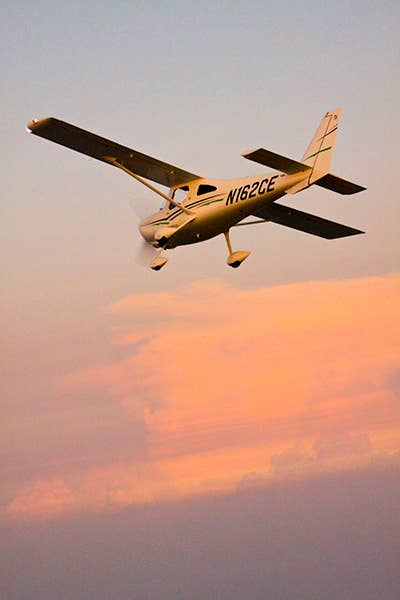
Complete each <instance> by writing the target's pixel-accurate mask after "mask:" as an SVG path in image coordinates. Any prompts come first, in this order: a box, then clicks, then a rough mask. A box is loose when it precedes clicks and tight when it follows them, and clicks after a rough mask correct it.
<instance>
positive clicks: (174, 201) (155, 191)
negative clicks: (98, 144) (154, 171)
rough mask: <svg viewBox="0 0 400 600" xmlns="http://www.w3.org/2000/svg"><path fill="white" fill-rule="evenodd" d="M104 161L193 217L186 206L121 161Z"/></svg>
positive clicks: (106, 158) (112, 159) (113, 159)
mask: <svg viewBox="0 0 400 600" xmlns="http://www.w3.org/2000/svg"><path fill="white" fill-rule="evenodd" d="M102 159H103V160H104V161H105V162H108V163H109V164H110V165H114V167H118V168H119V169H122V171H125V173H127V174H128V175H130V176H131V177H133V178H134V179H136V181H139V183H142V184H143V185H145V186H146V187H148V188H149V190H151V191H152V192H154V193H156V194H158V195H159V196H161V198H164V199H165V200H167V202H171V204H173V205H174V206H176V207H177V208H180V209H181V210H183V212H184V213H186V214H187V215H193V211H191V210H189V209H188V208H186V207H185V206H183V204H179V202H177V201H176V200H174V199H173V198H171V196H167V194H164V192H162V191H161V190H159V189H157V188H156V187H154V185H151V183H149V182H148V181H146V180H145V179H143V178H142V177H140V175H137V174H136V173H134V172H133V171H131V170H130V169H128V167H125V165H124V164H123V163H122V162H121V161H119V160H118V159H117V158H114V157H112V156H103V157H102Z"/></svg>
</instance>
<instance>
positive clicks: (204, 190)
mask: <svg viewBox="0 0 400 600" xmlns="http://www.w3.org/2000/svg"><path fill="white" fill-rule="evenodd" d="M216 189H217V188H216V187H215V185H208V184H207V183H201V184H200V185H199V187H198V190H197V195H198V196H202V195H203V194H209V193H211V192H215V191H216Z"/></svg>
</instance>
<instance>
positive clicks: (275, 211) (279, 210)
mask: <svg viewBox="0 0 400 600" xmlns="http://www.w3.org/2000/svg"><path fill="white" fill-rule="evenodd" d="M254 215H255V216H257V217H260V218H261V219H265V220H266V221H272V222H273V223H278V224H279V225H284V226H285V227H291V228H292V229H298V230H299V231H304V232H305V233H310V234H311V235H317V236H318V237H322V238H325V239H328V240H332V239H335V238H341V237H346V236H349V235H357V234H359V233H364V231H360V230H359V229H353V227H348V226H347V225H341V224H340V223H335V222H334V221H328V220H327V219H323V218H322V217H317V216H315V215H311V214H310V213H305V212H302V211H300V210H295V209H294V208H290V207H289V206H283V205H282V204H276V203H273V204H271V205H270V206H266V207H264V208H261V209H260V210H258V211H256V212H255V213H254Z"/></svg>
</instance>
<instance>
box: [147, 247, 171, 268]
mask: <svg viewBox="0 0 400 600" xmlns="http://www.w3.org/2000/svg"><path fill="white" fill-rule="evenodd" d="M161 252H162V249H161V250H160V251H159V252H157V254H156V255H155V257H154V258H153V260H152V261H151V263H150V269H153V271H159V270H160V269H162V268H163V266H164V265H165V264H166V263H167V262H168V258H166V257H165V256H161Z"/></svg>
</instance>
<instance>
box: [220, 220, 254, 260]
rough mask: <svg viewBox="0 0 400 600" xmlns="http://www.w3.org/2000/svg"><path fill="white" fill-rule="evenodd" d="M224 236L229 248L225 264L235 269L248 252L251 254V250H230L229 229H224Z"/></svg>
mask: <svg viewBox="0 0 400 600" xmlns="http://www.w3.org/2000/svg"><path fill="white" fill-rule="evenodd" d="M224 236H225V240H226V244H227V246H228V250H229V256H228V258H227V260H226V264H227V265H229V266H230V267H233V268H234V269H237V268H238V267H240V265H241V264H242V262H243V261H244V259H245V258H247V257H248V256H249V254H251V252H249V251H248V250H239V251H238V252H232V245H231V240H230V238H229V229H228V231H224Z"/></svg>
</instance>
